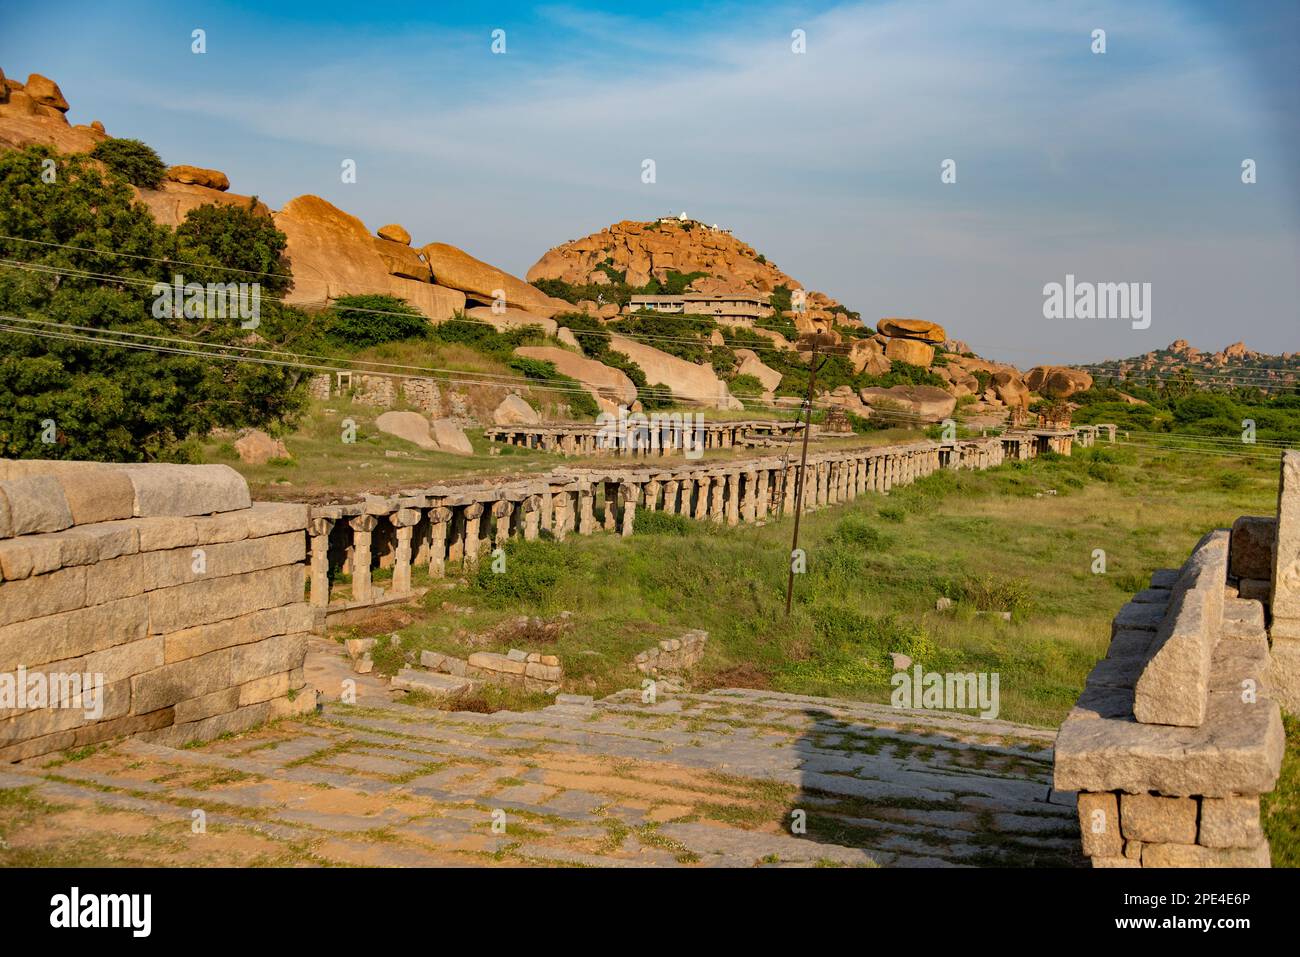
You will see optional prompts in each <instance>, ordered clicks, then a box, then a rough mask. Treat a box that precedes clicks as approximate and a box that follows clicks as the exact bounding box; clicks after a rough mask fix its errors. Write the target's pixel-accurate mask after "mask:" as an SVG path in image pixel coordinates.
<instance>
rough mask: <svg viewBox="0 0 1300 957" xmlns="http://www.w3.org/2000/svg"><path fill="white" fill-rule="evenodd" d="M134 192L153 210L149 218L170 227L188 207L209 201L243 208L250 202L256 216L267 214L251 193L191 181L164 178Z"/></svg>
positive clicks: (182, 217)
mask: <svg viewBox="0 0 1300 957" xmlns="http://www.w3.org/2000/svg"><path fill="white" fill-rule="evenodd" d="M138 192H139V194H140V201H141V202H142V203H144V204H145V205H146V206H148V207H149V212H150V213H152V214H153V218H154V219H155V220H157V221H158V222H159V223H161V224H162V225H164V226H171V227H172V228H175V227H177V226H179V225H180V224H181V223H183V222H184V221H185V217H186V215H187V214H188V213H189V211H190V210H192V209H198V208H199V207H200V206H206V205H208V204H209V203H220V204H222V205H225V206H243V207H245V208H248V207H250V206H251V207H252V209H253V211H254V212H255V213H257V214H258V215H260V216H270V215H271V211H270V210H269V209H267V207H266V204H265V203H262V202H259V201H257V200H255V199H254V198H253V197H252V196H240V195H239V194H238V193H227V192H222V191H221V190H218V189H211V188H209V187H207V186H199V185H197V184H194V183H175V182H164V183H163V184H162V188H161V189H142V190H138Z"/></svg>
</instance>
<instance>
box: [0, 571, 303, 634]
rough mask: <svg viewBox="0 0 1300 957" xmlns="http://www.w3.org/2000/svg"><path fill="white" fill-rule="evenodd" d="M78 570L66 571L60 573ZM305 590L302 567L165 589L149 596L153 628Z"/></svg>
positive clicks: (254, 607)
mask: <svg viewBox="0 0 1300 957" xmlns="http://www.w3.org/2000/svg"><path fill="white" fill-rule="evenodd" d="M77 570H79V569H65V570H64V571H63V572H59V573H57V574H66V573H67V572H68V571H77ZM17 584H26V582H19V583H17ZM0 587H3V586H0ZM303 590H304V589H303V571H302V568H301V567H300V566H298V565H282V566H280V567H279V568H271V569H267V570H265V571H256V572H249V573H247V574H243V575H231V576H229V577H226V578H207V579H204V580H202V581H196V582H190V583H188V584H185V585H177V586H175V587H172V588H162V589H159V590H157V591H151V592H149V594H148V599H149V629H150V631H152V632H153V633H155V634H158V633H161V634H166V633H168V632H172V631H180V630H181V629H183V628H192V627H194V626H195V625H206V624H210V623H212V622H216V621H223V620H225V619H227V618H236V617H239V616H240V615H246V614H248V613H249V612H254V611H260V610H262V609H264V608H275V607H278V606H280V605H289V604H294V603H299V602H301V601H302V600H303Z"/></svg>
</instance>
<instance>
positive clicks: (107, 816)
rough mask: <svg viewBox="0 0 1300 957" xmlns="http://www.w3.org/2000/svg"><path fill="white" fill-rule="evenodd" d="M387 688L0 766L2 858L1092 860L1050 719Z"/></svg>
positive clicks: (767, 699) (748, 695) (684, 698)
mask: <svg viewBox="0 0 1300 957" xmlns="http://www.w3.org/2000/svg"><path fill="white" fill-rule="evenodd" d="M373 690H374V689H372V693H371V694H370V695H369V696H367V697H363V698H362V699H361V700H362V705H358V706H347V705H342V704H339V703H338V702H330V703H327V704H326V705H325V706H324V708H323V711H322V713H320V714H319V715H316V716H313V717H308V718H305V719H289V720H284V721H282V722H279V723H277V724H274V725H268V726H265V727H262V728H259V729H255V730H253V731H251V732H248V733H246V734H243V735H240V736H237V737H233V738H227V739H224V740H218V741H215V742H211V743H209V744H206V745H202V746H198V747H192V748H186V749H182V750H177V749H172V748H165V747H159V746H156V745H150V744H144V743H141V742H132V741H126V742H122V743H119V744H117V745H114V746H112V747H109V748H106V749H103V750H100V751H96V752H94V753H92V754H89V755H85V756H78V758H77V759H76V760H67V761H64V762H62V763H57V764H53V765H50V764H49V762H45V765H46V766H41V765H34V766H9V767H7V768H5V769H0V864H9V865H13V864H99V865H113V864H122V865H130V864H164V865H168V864H175V865H203V864H211V865H216V864H225V865H236V866H238V865H256V864H271V865H397V866H420V865H451V866H484V865H488V866H492V865H541V866H565V865H570V866H574V865H576V866H581V865H593V866H603V867H642V866H667V867H671V866H738V867H749V866H755V865H769V866H851V867H852V866H866V867H870V866H940V865H990V864H1008V865H1038V866H1043V865H1047V866H1061V865H1066V866H1074V865H1079V864H1081V863H1082V859H1081V858H1080V857H1079V856H1078V825H1077V823H1076V820H1075V811H1074V807H1073V805H1072V803H1069V802H1068V801H1066V800H1065V799H1066V798H1068V796H1058V798H1060V799H1061V800H1062V801H1063V803H1056V801H1054V800H1051V797H1052V796H1051V792H1050V786H1049V782H1050V778H1051V767H1052V750H1051V745H1052V738H1053V734H1052V732H1050V731H1044V730H1041V729H1035V728H1029V727H1025V726H1021V725H1013V724H1008V723H1004V722H989V721H981V720H978V719H972V718H965V717H961V716H955V715H937V714H935V713H921V712H900V711H895V710H893V709H891V708H887V707H883V706H879V705H869V704H860V703H855V702H845V701H838V700H831V699H823V698H809V697H802V696H797V695H786V694H779V693H775V692H768V691H753V690H744V689H723V690H717V691H711V692H707V693H680V694H676V695H674V696H672V697H668V698H664V697H661V698H660V700H659V701H658V703H656V704H654V705H646V704H642V703H641V701H640V695H639V693H638V692H633V691H626V692H621V693H619V694H616V695H613V696H611V697H610V698H607V699H604V700H602V701H597V702H595V703H594V704H592V705H589V706H588V705H583V704H578V705H555V706H552V707H550V708H547V709H545V710H542V711H537V712H527V713H516V712H498V713H496V714H477V713H468V712H455V713H448V712H442V711H435V710H431V709H427V708H421V707H412V706H409V705H404V704H400V703H394V702H391V701H389V700H388V699H387V697H386V696H384V695H380V694H376V693H373ZM195 809H202V810H203V811H204V813H205V814H206V824H207V830H206V833H202V834H196V833H193V829H192V827H191V821H192V815H193V812H194V811H195ZM799 812H803V813H802V814H801V813H799ZM494 813H495V814H496V816H497V818H498V819H499V821H501V822H503V823H504V831H501V830H500V826H499V825H498V828H497V829H496V830H494ZM502 814H503V815H504V816H502ZM801 818H802V819H803V820H806V833H803V834H795V833H791V827H792V823H793V822H795V821H796V820H798V819H801Z"/></svg>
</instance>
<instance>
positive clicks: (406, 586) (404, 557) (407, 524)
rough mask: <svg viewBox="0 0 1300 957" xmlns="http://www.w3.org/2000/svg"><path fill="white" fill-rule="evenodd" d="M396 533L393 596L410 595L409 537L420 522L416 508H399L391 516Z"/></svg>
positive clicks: (418, 511)
mask: <svg viewBox="0 0 1300 957" xmlns="http://www.w3.org/2000/svg"><path fill="white" fill-rule="evenodd" d="M392 521H393V526H394V528H395V529H396V531H397V553H396V555H394V556H393V594H395V595H409V594H410V593H411V535H412V534H413V533H414V532H415V526H416V525H417V524H419V521H420V510H419V509H418V508H399V509H398V510H397V511H396V512H394V513H393V514H392Z"/></svg>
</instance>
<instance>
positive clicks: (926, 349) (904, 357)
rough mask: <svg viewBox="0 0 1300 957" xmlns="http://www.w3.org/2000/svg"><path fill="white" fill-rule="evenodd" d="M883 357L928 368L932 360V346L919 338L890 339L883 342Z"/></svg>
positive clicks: (891, 360)
mask: <svg viewBox="0 0 1300 957" xmlns="http://www.w3.org/2000/svg"><path fill="white" fill-rule="evenodd" d="M885 358H886V359H888V360H889V361H890V362H906V363H907V364H908V365H914V366H920V367H921V368H922V369H928V368H930V364H931V363H932V362H934V346H932V345H929V344H928V343H925V342H921V341H920V340H919V339H890V340H889V341H888V342H887V343H886V344H885Z"/></svg>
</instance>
